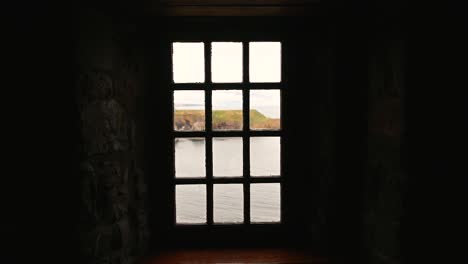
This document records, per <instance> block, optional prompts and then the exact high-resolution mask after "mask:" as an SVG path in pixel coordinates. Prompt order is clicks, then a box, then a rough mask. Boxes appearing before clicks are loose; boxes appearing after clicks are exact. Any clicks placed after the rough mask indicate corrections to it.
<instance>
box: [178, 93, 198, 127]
mask: <svg viewBox="0 0 468 264" xmlns="http://www.w3.org/2000/svg"><path fill="white" fill-rule="evenodd" d="M174 130H176V131H203V130H205V92H204V91H174Z"/></svg>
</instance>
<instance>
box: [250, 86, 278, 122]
mask: <svg viewBox="0 0 468 264" xmlns="http://www.w3.org/2000/svg"><path fill="white" fill-rule="evenodd" d="M280 115H281V108H280V90H251V91H250V129H252V130H279V129H280V128H281V119H280Z"/></svg>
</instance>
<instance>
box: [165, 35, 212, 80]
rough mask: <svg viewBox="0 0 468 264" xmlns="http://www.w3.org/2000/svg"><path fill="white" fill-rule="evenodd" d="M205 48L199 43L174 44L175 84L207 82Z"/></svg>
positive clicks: (173, 65)
mask: <svg viewBox="0 0 468 264" xmlns="http://www.w3.org/2000/svg"><path fill="white" fill-rule="evenodd" d="M204 54H205V48H204V44H203V43H202V42H199V43H177V42H176V43H172V67H173V77H174V83H202V82H205V55H204Z"/></svg>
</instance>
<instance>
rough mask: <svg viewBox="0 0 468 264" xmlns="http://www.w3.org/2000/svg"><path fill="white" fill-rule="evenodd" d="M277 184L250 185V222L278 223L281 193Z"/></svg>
mask: <svg viewBox="0 0 468 264" xmlns="http://www.w3.org/2000/svg"><path fill="white" fill-rule="evenodd" d="M280 189H281V188H280V184H279V183H256V184H251V185H250V221H251V222H253V223H255V222H257V223H258V222H280V221H281V191H280Z"/></svg>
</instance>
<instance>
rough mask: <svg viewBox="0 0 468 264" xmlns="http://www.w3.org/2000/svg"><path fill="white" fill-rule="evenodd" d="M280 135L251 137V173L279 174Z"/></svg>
mask: <svg viewBox="0 0 468 264" xmlns="http://www.w3.org/2000/svg"><path fill="white" fill-rule="evenodd" d="M280 148H281V145H280V137H251V138H250V175H251V176H257V177H262V176H263V177H268V176H279V175H280V167H281V165H280V164H281V157H280V153H281V151H280Z"/></svg>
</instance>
